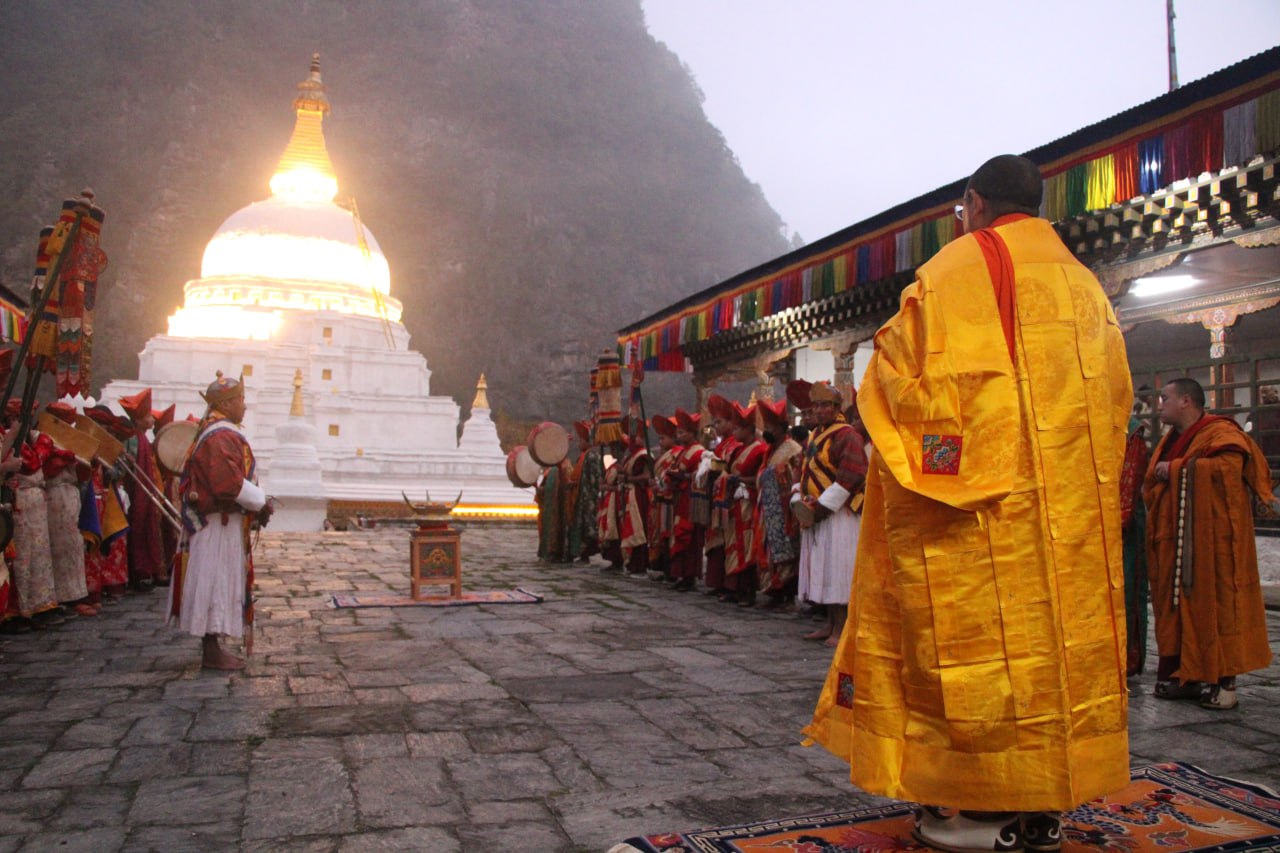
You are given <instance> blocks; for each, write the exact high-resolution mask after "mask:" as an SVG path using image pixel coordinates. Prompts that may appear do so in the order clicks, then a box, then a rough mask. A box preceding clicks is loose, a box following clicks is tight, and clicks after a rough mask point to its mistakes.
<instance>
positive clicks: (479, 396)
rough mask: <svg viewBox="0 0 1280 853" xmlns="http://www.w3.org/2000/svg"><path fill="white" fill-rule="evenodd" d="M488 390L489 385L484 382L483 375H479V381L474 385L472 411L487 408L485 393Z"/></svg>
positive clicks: (487, 400) (487, 396)
mask: <svg viewBox="0 0 1280 853" xmlns="http://www.w3.org/2000/svg"><path fill="white" fill-rule="evenodd" d="M488 388H489V383H488V382H486V381H485V380H484V374H483V373H481V374H480V381H479V382H477V383H476V398H475V399H474V400H472V401H471V408H473V409H487V408H489V395H488V394H486V393H485V391H487V390H488Z"/></svg>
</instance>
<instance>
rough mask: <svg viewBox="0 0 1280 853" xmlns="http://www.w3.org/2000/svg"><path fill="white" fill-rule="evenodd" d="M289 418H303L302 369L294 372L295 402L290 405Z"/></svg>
mask: <svg viewBox="0 0 1280 853" xmlns="http://www.w3.org/2000/svg"><path fill="white" fill-rule="evenodd" d="M289 417H291V418H300V417H302V368H298V369H297V370H295V371H294V372H293V400H292V401H291V402H290V403H289Z"/></svg>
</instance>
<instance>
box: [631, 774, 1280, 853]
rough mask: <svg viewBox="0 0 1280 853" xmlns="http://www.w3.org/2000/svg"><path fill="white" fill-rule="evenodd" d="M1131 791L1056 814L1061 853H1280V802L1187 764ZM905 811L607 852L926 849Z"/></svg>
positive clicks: (899, 806)
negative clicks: (1165, 852)
mask: <svg viewBox="0 0 1280 853" xmlns="http://www.w3.org/2000/svg"><path fill="white" fill-rule="evenodd" d="M1130 775H1131V779H1132V781H1131V782H1130V784H1129V786H1128V787H1127V788H1125V789H1124V790H1122V791H1118V792H1116V793H1115V794H1112V795H1110V796H1107V797H1103V798H1101V799H1098V800H1094V801H1092V802H1089V803H1086V804H1085V805H1083V806H1081V807H1080V808H1078V809H1076V810H1074V811H1072V812H1069V813H1067V814H1066V815H1064V816H1063V823H1062V829H1063V845H1062V849H1063V850H1064V851H1080V853H1083V851H1091V853H1096V851H1117V853H1136V851H1141V850H1169V851H1179V853H1186V852H1187V851H1218V853H1229V851H1236V850H1270V851H1280V797H1278V796H1277V794H1276V793H1275V792H1273V791H1270V790H1268V789H1266V788H1264V787H1262V786H1260V785H1254V784H1251V783H1248V782H1240V781H1237V780H1234V779H1226V778H1224V777H1221V776H1213V775H1211V774H1209V773H1205V772H1204V771H1202V770H1200V769H1198V768H1196V767H1192V766H1191V765H1189V764H1180V763H1169V764H1153V765H1150V766H1146V767H1135V768H1133V770H1132V772H1131V774H1130ZM911 815H912V806H911V805H909V804H906V803H895V804H892V805H887V806H878V807H875V808H864V809H854V810H851V811H847V812H838V813H834V814H822V815H809V816H807V817H796V818H785V819H782V820H773V821H767V822H762V823H755V824H742V825H739V826H727V827H719V828H716V829H702V830H697V831H695V832H676V833H668V834H660V835H646V836H643V837H637V838H629V839H627V840H626V841H625V842H623V843H621V844H618V845H615V846H614V847H613V848H612V850H610V853H693V852H694V851H697V853H746V851H766V850H767V851H770V853H779V852H780V851H789V853H878V851H891V850H917V851H926V850H929V849H930V848H928V847H925V846H923V845H921V844H920V843H919V842H916V841H914V840H913V839H912V838H911V827H912V816H911Z"/></svg>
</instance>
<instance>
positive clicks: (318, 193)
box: [271, 53, 338, 201]
mask: <svg viewBox="0 0 1280 853" xmlns="http://www.w3.org/2000/svg"><path fill="white" fill-rule="evenodd" d="M293 109H294V111H295V112H296V113H297V116H298V120H297V122H296V123H295V124H294V126H293V135H292V136H291V137H289V144H288V145H287V146H285V149H284V154H282V155H281V156H280V162H279V164H277V165H276V171H275V174H273V175H272V176H271V193H272V195H276V196H281V197H283V198H286V199H289V200H292V201H333V199H334V196H336V195H337V194H338V177H337V175H335V174H334V172H333V163H331V162H330V160H329V151H328V149H327V148H325V144H324V130H323V128H322V124H323V122H324V117H325V116H326V115H328V114H329V98H328V97H327V96H326V95H325V88H324V83H322V82H321V80H320V54H318V53H316V54H313V55H312V57H311V73H310V74H309V75H308V76H307V79H306V80H303V81H302V82H301V83H299V84H298V96H297V97H296V98H294V99H293Z"/></svg>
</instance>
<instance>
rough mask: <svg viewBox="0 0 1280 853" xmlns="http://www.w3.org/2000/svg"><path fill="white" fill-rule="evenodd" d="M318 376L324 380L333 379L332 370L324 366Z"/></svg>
mask: <svg viewBox="0 0 1280 853" xmlns="http://www.w3.org/2000/svg"><path fill="white" fill-rule="evenodd" d="M320 378H321V379H322V380H324V381H325V382H328V381H330V380H331V379H333V371H332V370H331V369H329V368H328V367H326V368H324V369H323V370H321V371H320Z"/></svg>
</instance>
